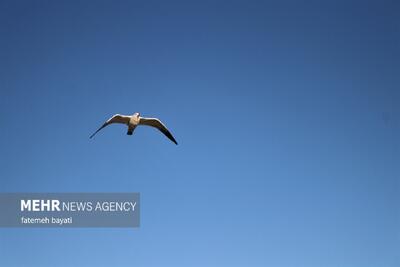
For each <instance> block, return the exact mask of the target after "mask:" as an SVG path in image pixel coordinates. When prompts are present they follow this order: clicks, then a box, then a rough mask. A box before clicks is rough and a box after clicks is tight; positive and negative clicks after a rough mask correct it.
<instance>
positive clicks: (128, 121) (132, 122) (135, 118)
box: [90, 112, 178, 145]
mask: <svg viewBox="0 0 400 267" xmlns="http://www.w3.org/2000/svg"><path fill="white" fill-rule="evenodd" d="M113 123H121V124H125V125H127V126H128V131H127V133H126V134H128V135H132V134H133V131H134V130H135V128H136V127H137V126H138V125H147V126H152V127H155V128H157V129H158V130H160V131H161V132H162V133H163V134H164V135H165V136H166V137H168V138H169V139H170V140H171V141H172V142H174V143H175V144H176V145H177V144H178V143H177V142H176V140H175V138H174V137H173V136H172V134H171V133H170V132H169V131H168V129H167V127H165V125H164V124H163V123H162V122H161V121H160V120H159V119H157V118H144V117H140V114H139V113H137V112H136V113H135V114H133V115H131V116H126V115H120V114H116V115H114V116H112V117H111V118H110V119H109V120H107V121H106V122H105V123H104V124H103V125H102V126H101V127H100V128H99V129H98V130H97V131H96V132H94V133H93V134H92V135H91V136H90V138H93V136H95V135H96V133H98V132H99V131H100V130H101V129H103V128H104V127H106V126H108V125H110V124H113Z"/></svg>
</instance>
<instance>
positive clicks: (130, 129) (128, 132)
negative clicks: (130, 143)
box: [126, 127, 136, 135]
mask: <svg viewBox="0 0 400 267" xmlns="http://www.w3.org/2000/svg"><path fill="white" fill-rule="evenodd" d="M135 128H136V127H133V128H128V131H127V132H126V134H127V135H132V134H133V131H134V130H135Z"/></svg>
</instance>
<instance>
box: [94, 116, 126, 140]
mask: <svg viewBox="0 0 400 267" xmlns="http://www.w3.org/2000/svg"><path fill="white" fill-rule="evenodd" d="M130 119H131V118H130V117H129V116H124V115H120V114H116V115H114V116H112V117H111V118H110V119H108V120H107V121H106V122H105V123H104V124H103V125H102V126H101V127H100V128H99V129H97V131H95V132H94V133H93V134H92V135H91V136H90V138H93V136H95V135H96V134H97V133H98V132H99V131H100V130H101V129H103V128H104V127H106V126H108V125H110V124H112V123H122V124H128V123H129V120H130Z"/></svg>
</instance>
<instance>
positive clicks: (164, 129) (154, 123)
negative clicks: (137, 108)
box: [139, 117, 178, 145]
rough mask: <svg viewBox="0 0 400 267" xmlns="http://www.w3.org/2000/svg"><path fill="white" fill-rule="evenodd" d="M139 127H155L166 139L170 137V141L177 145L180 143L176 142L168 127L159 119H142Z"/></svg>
mask: <svg viewBox="0 0 400 267" xmlns="http://www.w3.org/2000/svg"><path fill="white" fill-rule="evenodd" d="M139 125H147V126H152V127H155V128H157V129H158V130H160V131H161V132H162V133H163V134H164V135H165V136H166V137H168V138H169V140H171V141H172V142H174V143H175V145H177V144H178V142H176V140H175V138H174V137H173V136H172V134H171V133H170V132H169V131H168V129H167V127H165V125H164V124H163V123H162V122H161V121H160V120H159V119H156V118H143V117H140V121H139Z"/></svg>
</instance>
